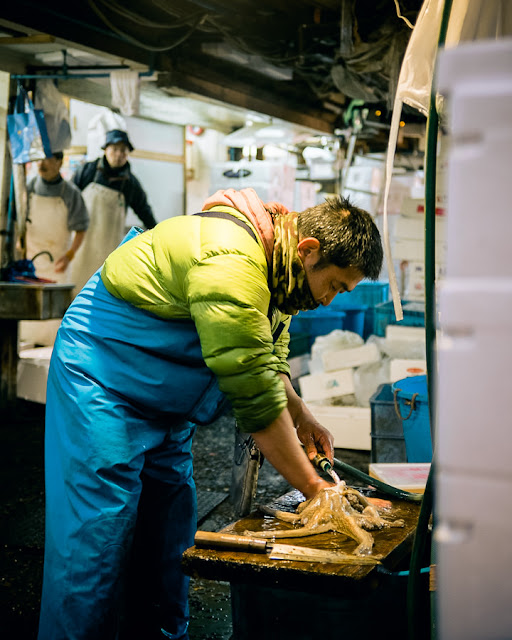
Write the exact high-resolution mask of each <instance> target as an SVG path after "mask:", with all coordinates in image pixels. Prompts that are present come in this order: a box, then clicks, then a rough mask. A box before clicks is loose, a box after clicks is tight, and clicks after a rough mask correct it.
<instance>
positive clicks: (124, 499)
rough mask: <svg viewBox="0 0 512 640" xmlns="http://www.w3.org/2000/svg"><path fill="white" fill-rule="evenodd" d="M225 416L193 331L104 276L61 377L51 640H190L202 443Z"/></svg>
mask: <svg viewBox="0 0 512 640" xmlns="http://www.w3.org/2000/svg"><path fill="white" fill-rule="evenodd" d="M136 233H137V231H136V230H135V229H132V231H131V232H130V234H128V236H127V238H125V241H126V240H129V239H130V238H131V237H132V236H133V235H135V234H136ZM224 407H225V399H224V396H223V395H222V394H221V392H220V391H219V389H218V386H217V382H216V379H215V376H214V375H213V374H212V373H211V372H210V371H209V369H208V368H207V367H206V365H205V363H204V360H203V358H202V355H201V349H200V344H199V337H198V335H197V332H196V330H195V326H194V324H193V323H192V322H180V321H169V320H164V319H161V318H158V317H157V316H154V315H152V314H150V313H147V312H145V311H143V310H140V309H137V308H136V307H134V306H132V305H131V304H129V303H126V302H124V301H122V300H119V299H117V298H115V297H114V296H112V295H111V294H110V293H109V292H108V291H107V290H106V288H105V286H104V285H103V283H102V281H101V278H100V272H99V271H98V272H96V273H95V274H94V275H93V276H92V277H91V279H90V280H89V282H88V283H87V284H86V286H85V287H84V288H83V289H82V291H81V293H80V294H79V295H78V296H77V297H76V298H75V300H74V301H73V303H72V305H71V306H70V307H69V309H68V311H67V312H66V314H65V316H64V319H63V321H62V324H61V327H60V329H59V332H58V335H57V339H56V342H55V346H54V350H53V355H52V360H51V364H50V371H49V376H48V387H47V400H46V434H45V474H46V475H45V482H46V525H45V536H46V537H45V563H44V580H43V594H42V603H41V616H40V626H39V636H38V638H39V640H50V639H51V640H61V639H62V640H64V639H66V640H71V639H73V640H91V639H92V638H94V640H103V639H105V640H106V639H107V638H108V639H109V640H113V639H114V638H117V637H119V638H122V637H123V632H122V628H123V620H124V624H125V626H126V627H127V628H128V629H130V633H131V634H132V636H133V637H139V638H144V639H145V640H149V639H151V638H187V637H188V636H187V627H188V618H189V611H188V602H187V595H188V582H189V579H188V578H187V577H186V576H185V575H184V574H183V573H182V571H181V568H180V561H181V555H182V553H183V551H184V550H185V549H186V548H188V547H190V546H192V544H193V538H194V533H195V529H196V520H197V506H196V493H195V485H194V480H193V477H192V455H191V444H192V437H193V434H194V431H195V424H202V423H209V422H211V421H212V420H214V419H215V417H217V416H218V415H220V413H222V411H223V409H224ZM123 603H128V604H125V605H123ZM123 606H125V607H126V608H125V609H124V610H123ZM120 611H121V617H120V614H119V612H120ZM120 618H121V627H120V626H119V625H120ZM120 629H121V630H120ZM118 633H119V634H120V635H119V636H117V634H118ZM132 636H130V637H132Z"/></svg>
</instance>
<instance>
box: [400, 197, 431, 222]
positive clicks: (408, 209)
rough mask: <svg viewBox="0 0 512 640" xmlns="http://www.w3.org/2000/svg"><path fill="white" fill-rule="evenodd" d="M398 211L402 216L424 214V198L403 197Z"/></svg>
mask: <svg viewBox="0 0 512 640" xmlns="http://www.w3.org/2000/svg"><path fill="white" fill-rule="evenodd" d="M400 213H401V214H402V215H403V216H413V217H414V218H416V217H417V216H424V215H425V200H424V199H423V198H404V199H403V200H402V207H401V209H400Z"/></svg>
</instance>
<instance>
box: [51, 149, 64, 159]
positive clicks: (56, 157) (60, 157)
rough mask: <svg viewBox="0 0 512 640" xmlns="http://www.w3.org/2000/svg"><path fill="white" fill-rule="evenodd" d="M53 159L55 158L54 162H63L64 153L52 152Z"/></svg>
mask: <svg viewBox="0 0 512 640" xmlns="http://www.w3.org/2000/svg"><path fill="white" fill-rule="evenodd" d="M53 157H54V158H55V160H63V159H64V152H63V151H54V152H53Z"/></svg>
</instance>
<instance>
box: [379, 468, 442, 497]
mask: <svg viewBox="0 0 512 640" xmlns="http://www.w3.org/2000/svg"><path fill="white" fill-rule="evenodd" d="M368 471H369V473H368V475H370V476H371V477H372V478H377V480H381V481H382V482H385V483H386V484H389V485H391V486H392V487H397V489H403V490H404V491H413V492H415V493H423V492H424V491H425V486H426V484H427V478H428V474H429V472H430V462H373V463H371V464H370V466H369V469H368Z"/></svg>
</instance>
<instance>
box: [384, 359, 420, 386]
mask: <svg viewBox="0 0 512 640" xmlns="http://www.w3.org/2000/svg"><path fill="white" fill-rule="evenodd" d="M426 373H427V361H426V360H413V359H401V358H394V359H393V360H391V362H390V363H389V377H390V382H396V381H397V380H402V379H403V378H409V377H410V376H422V375H426Z"/></svg>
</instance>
